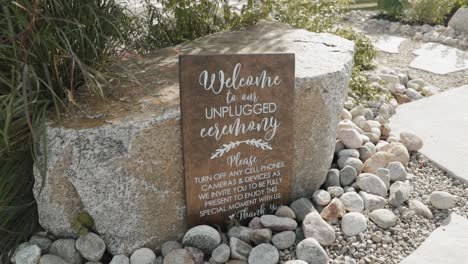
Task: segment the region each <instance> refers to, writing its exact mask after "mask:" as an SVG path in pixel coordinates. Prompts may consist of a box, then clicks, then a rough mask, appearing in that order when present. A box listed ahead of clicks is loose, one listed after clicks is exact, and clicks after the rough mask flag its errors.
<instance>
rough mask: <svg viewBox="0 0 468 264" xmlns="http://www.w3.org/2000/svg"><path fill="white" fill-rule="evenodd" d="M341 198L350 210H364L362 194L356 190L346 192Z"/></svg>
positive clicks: (347, 209)
mask: <svg viewBox="0 0 468 264" xmlns="http://www.w3.org/2000/svg"><path fill="white" fill-rule="evenodd" d="M340 200H341V201H342V202H343V205H344V207H345V209H346V211H348V212H359V213H360V212H362V211H364V201H363V200H362V198H361V196H360V195H359V194H357V193H356V192H347V193H344V194H343V195H342V196H341V197H340Z"/></svg>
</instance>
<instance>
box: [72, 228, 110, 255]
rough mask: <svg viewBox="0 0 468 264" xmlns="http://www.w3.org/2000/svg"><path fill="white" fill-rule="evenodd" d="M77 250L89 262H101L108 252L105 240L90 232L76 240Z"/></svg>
mask: <svg viewBox="0 0 468 264" xmlns="http://www.w3.org/2000/svg"><path fill="white" fill-rule="evenodd" d="M76 249H77V250H78V251H79V252H80V253H81V256H83V257H84V258H85V259H87V260H89V261H99V260H100V259H101V257H102V255H103V254H104V251H106V244H105V243H104V240H102V238H101V237H99V236H98V235H96V234H94V233H92V232H88V233H87V234H85V235H82V236H80V237H79V238H78V239H77V240H76Z"/></svg>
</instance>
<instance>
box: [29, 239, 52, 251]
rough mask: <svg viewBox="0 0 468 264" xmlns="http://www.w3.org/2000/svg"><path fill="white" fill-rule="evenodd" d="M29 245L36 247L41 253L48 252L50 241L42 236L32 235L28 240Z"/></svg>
mask: <svg viewBox="0 0 468 264" xmlns="http://www.w3.org/2000/svg"><path fill="white" fill-rule="evenodd" d="M29 243H31V244H34V245H36V246H38V247H39V248H40V249H41V252H42V253H44V252H48V251H49V249H50V246H52V240H50V238H48V237H45V236H42V235H34V236H32V237H31V239H30V240H29Z"/></svg>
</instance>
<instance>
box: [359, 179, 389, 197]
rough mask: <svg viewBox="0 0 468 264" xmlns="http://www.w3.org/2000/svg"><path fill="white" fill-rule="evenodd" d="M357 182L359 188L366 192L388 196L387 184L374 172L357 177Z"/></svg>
mask: <svg viewBox="0 0 468 264" xmlns="http://www.w3.org/2000/svg"><path fill="white" fill-rule="evenodd" d="M356 183H357V186H358V187H359V189H361V190H363V191H365V192H368V193H371V194H375V195H379V196H382V197H385V196H387V186H386V185H385V183H384V182H383V181H382V180H381V179H380V178H379V177H377V176H376V175H374V174H371V173H362V174H360V175H359V176H358V177H357V180H356Z"/></svg>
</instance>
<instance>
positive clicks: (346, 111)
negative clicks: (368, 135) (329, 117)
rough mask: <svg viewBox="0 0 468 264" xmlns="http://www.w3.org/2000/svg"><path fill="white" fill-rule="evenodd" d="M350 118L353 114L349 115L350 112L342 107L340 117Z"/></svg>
mask: <svg viewBox="0 0 468 264" xmlns="http://www.w3.org/2000/svg"><path fill="white" fill-rule="evenodd" d="M352 118H353V116H352V115H351V113H350V112H349V111H348V110H347V109H343V110H342V111H341V119H348V120H351V119H352Z"/></svg>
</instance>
